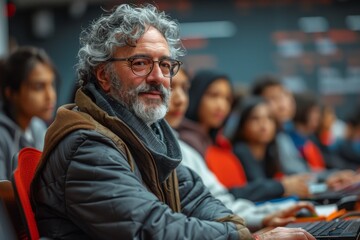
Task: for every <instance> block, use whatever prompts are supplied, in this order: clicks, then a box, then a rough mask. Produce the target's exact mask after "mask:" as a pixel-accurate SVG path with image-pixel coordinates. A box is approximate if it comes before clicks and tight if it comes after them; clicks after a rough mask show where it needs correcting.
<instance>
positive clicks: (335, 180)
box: [326, 170, 358, 190]
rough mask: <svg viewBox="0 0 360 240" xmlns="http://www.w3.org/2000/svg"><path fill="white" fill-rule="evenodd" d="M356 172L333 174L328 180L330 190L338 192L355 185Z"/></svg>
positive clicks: (343, 171)
mask: <svg viewBox="0 0 360 240" xmlns="http://www.w3.org/2000/svg"><path fill="white" fill-rule="evenodd" d="M354 179H356V180H358V179H357V178H356V172H355V171H353V170H341V171H337V172H335V173H333V174H332V175H330V176H329V177H328V178H327V179H326V184H327V185H328V187H329V188H330V189H333V190H337V189H340V188H343V187H346V186H348V185H350V184H352V183H354Z"/></svg>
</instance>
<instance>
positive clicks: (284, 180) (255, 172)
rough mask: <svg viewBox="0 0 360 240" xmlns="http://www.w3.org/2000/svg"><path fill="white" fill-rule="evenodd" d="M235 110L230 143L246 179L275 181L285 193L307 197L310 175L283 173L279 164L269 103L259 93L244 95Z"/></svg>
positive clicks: (273, 121)
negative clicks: (235, 118)
mask: <svg viewBox="0 0 360 240" xmlns="http://www.w3.org/2000/svg"><path fill="white" fill-rule="evenodd" d="M236 110H237V111H238V118H239V121H238V125H237V127H236V128H235V131H234V136H233V137H232V144H233V146H234V150H233V151H234V153H235V155H236V156H237V157H238V159H239V160H240V162H241V164H242V166H243V168H244V170H245V173H246V177H247V180H248V182H252V181H259V179H262V180H263V181H266V180H270V179H272V180H270V181H278V182H279V185H278V189H267V191H269V192H270V191H278V192H281V191H284V193H283V194H284V195H285V196H286V195H297V196H299V197H308V196H309V192H308V186H307V181H308V180H309V179H310V176H309V175H307V174H304V175H293V176H284V175H283V173H282V171H281V167H280V165H279V158H278V154H277V146H276V141H275V135H276V123H275V119H274V117H273V115H272V112H271V108H270V106H269V104H268V103H267V102H266V101H265V100H264V99H263V98H261V97H247V98H245V99H244V100H243V101H242V102H241V104H240V106H238V107H237V109H236Z"/></svg>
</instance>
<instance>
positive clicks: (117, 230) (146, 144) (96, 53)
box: [31, 4, 313, 239]
mask: <svg viewBox="0 0 360 240" xmlns="http://www.w3.org/2000/svg"><path fill="white" fill-rule="evenodd" d="M81 43H82V48H81V49H80V51H79V64H78V75H79V76H78V77H79V80H80V83H81V88H80V89H79V90H78V91H77V93H76V97H75V104H69V105H65V106H63V107H60V108H59V110H58V112H57V115H56V119H55V121H54V123H53V124H52V125H51V126H50V128H49V130H48V132H47V135H46V139H45V147H44V151H43V154H42V158H41V162H40V164H39V166H38V169H37V172H36V174H35V178H34V181H33V182H32V187H31V195H32V205H33V209H34V212H35V217H36V220H37V223H38V228H39V231H40V235H41V236H45V237H50V238H54V239H55V238H56V239H253V238H254V236H252V235H251V234H250V232H249V230H248V229H247V228H246V227H245V226H244V223H243V220H242V219H241V218H239V217H237V216H235V215H233V214H232V212H231V211H230V210H228V209H227V208H225V207H224V206H223V205H222V203H221V202H220V201H218V200H216V199H214V198H213V197H212V196H211V194H210V193H209V191H208V190H207V189H206V188H205V187H204V185H203V183H202V181H201V180H200V178H199V177H198V176H197V175H196V174H195V173H194V172H192V171H190V170H189V169H187V168H186V167H183V166H182V165H180V161H181V152H180V149H179V145H178V143H177V140H176V137H174V135H173V133H172V130H171V128H170V127H169V125H168V124H167V123H166V122H165V120H163V117H164V116H165V114H166V111H167V109H168V101H169V96H170V84H171V78H172V77H173V76H174V75H175V74H176V73H177V72H178V70H179V68H180V65H181V62H180V61H179V60H177V59H178V58H179V57H180V56H182V55H184V50H183V49H182V45H181V42H180V37H179V29H178V25H177V24H176V22H174V21H173V20H171V19H169V17H168V16H166V15H165V13H163V12H159V11H158V10H157V9H156V8H155V7H153V6H151V5H147V6H144V7H131V6H129V5H126V4H124V5H120V6H119V7H117V8H116V9H115V10H114V11H113V12H111V13H109V14H108V15H106V16H103V17H101V18H100V19H98V20H97V21H95V22H94V23H93V24H92V25H91V26H90V27H89V28H88V29H87V30H85V31H84V32H83V35H82V38H81ZM292 234H295V235H292ZM296 234H297V235H296ZM270 235H271V237H272V238H267V237H266V236H270ZM284 235H285V236H288V237H287V238H278V237H277V236H280V237H281V236H284ZM294 236H297V238H296V237H294ZM258 237H260V238H261V239H313V238H312V237H311V236H310V235H308V233H306V232H305V231H302V230H288V229H284V228H280V229H275V230H273V231H272V232H270V234H268V235H266V234H265V235H260V236H258Z"/></svg>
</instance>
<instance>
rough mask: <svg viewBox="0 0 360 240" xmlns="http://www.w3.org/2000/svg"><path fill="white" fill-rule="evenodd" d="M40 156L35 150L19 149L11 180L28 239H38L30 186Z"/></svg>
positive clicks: (28, 148)
mask: <svg viewBox="0 0 360 240" xmlns="http://www.w3.org/2000/svg"><path fill="white" fill-rule="evenodd" d="M41 154H42V152H41V151H39V150H37V149H35V148H30V147H26V148H23V149H21V150H20V152H19V154H18V165H17V168H16V169H15V171H14V173H13V178H12V180H13V181H12V182H13V186H14V190H15V197H16V198H17V201H18V202H19V203H20V206H21V208H20V214H21V215H22V217H23V221H24V223H25V226H26V228H27V232H28V235H29V237H30V239H39V231H38V228H37V224H36V220H35V215H34V211H33V209H32V207H31V203H30V185H31V182H32V180H33V178H34V174H35V171H36V168H37V165H38V163H39V161H40V158H41Z"/></svg>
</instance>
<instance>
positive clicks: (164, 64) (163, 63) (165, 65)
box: [160, 61, 172, 69]
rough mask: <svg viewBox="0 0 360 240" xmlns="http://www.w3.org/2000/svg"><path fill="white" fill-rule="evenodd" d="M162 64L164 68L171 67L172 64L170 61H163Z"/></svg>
mask: <svg viewBox="0 0 360 240" xmlns="http://www.w3.org/2000/svg"><path fill="white" fill-rule="evenodd" d="M160 64H161V67H162V68H167V69H170V68H171V65H172V64H171V62H170V61H161V63H160Z"/></svg>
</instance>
